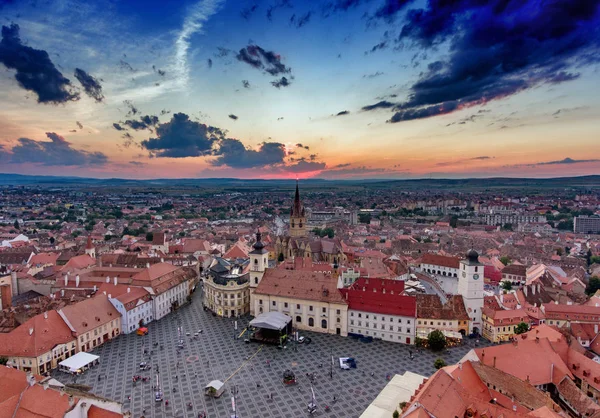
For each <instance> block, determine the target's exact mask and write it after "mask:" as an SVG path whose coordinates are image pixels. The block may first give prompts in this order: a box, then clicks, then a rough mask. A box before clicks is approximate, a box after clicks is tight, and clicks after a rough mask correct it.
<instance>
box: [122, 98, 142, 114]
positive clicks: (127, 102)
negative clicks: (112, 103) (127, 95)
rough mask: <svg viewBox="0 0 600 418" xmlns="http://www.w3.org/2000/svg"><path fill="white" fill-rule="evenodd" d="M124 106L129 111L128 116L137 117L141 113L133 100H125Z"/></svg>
mask: <svg viewBox="0 0 600 418" xmlns="http://www.w3.org/2000/svg"><path fill="white" fill-rule="evenodd" d="M123 104H124V105H125V106H127V108H128V109H129V111H128V112H127V116H131V115H137V114H138V113H139V112H140V111H139V110H138V108H137V107H135V105H134V104H133V102H132V101H131V100H123Z"/></svg>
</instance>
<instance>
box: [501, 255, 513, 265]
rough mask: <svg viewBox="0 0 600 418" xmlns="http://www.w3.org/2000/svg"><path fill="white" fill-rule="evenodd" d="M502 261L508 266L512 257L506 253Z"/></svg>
mask: <svg viewBox="0 0 600 418" xmlns="http://www.w3.org/2000/svg"><path fill="white" fill-rule="evenodd" d="M500 262H501V263H502V264H504V265H505V266H508V265H509V264H510V262H511V259H510V257H508V256H506V255H505V256H504V257H500Z"/></svg>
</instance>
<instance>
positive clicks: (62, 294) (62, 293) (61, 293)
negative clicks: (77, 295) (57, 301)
mask: <svg viewBox="0 0 600 418" xmlns="http://www.w3.org/2000/svg"><path fill="white" fill-rule="evenodd" d="M60 296H61V297H63V298H64V297H65V289H61V290H60Z"/></svg>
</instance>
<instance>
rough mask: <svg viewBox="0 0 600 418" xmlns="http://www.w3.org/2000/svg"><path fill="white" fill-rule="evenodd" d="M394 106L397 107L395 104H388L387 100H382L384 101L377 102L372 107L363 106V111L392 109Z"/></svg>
mask: <svg viewBox="0 0 600 418" xmlns="http://www.w3.org/2000/svg"><path fill="white" fill-rule="evenodd" d="M394 106H396V105H395V104H394V103H392V102H388V101H387V100H382V101H380V102H377V103H375V104H372V105H368V106H363V107H362V110H364V111H370V110H376V109H389V108H390V107H394Z"/></svg>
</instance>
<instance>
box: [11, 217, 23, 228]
mask: <svg viewBox="0 0 600 418" xmlns="http://www.w3.org/2000/svg"><path fill="white" fill-rule="evenodd" d="M13 226H14V227H15V229H21V227H20V226H19V221H18V220H16V219H15V223H14V224H13Z"/></svg>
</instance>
